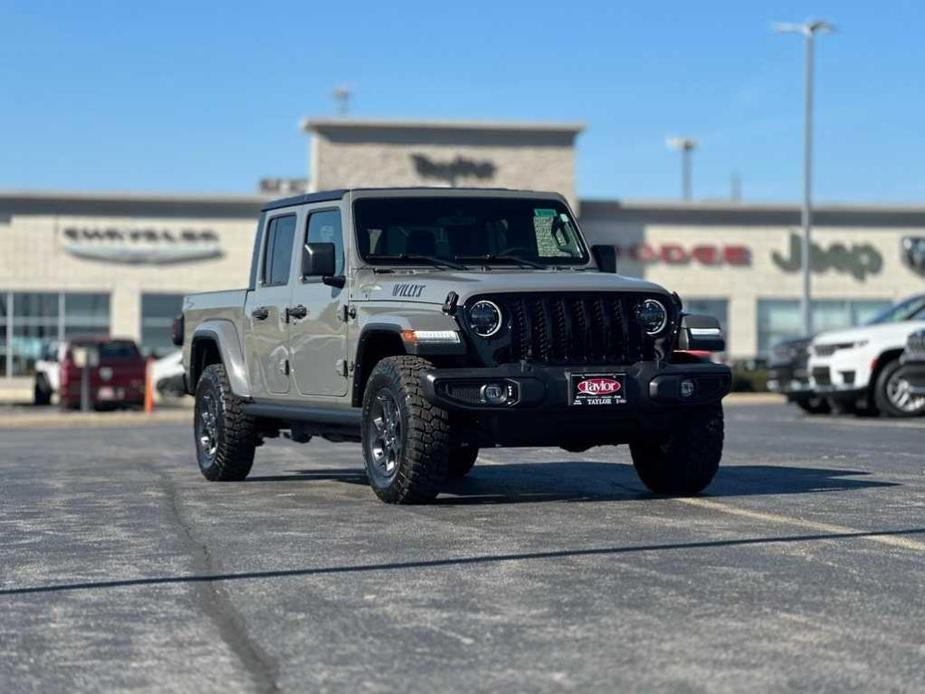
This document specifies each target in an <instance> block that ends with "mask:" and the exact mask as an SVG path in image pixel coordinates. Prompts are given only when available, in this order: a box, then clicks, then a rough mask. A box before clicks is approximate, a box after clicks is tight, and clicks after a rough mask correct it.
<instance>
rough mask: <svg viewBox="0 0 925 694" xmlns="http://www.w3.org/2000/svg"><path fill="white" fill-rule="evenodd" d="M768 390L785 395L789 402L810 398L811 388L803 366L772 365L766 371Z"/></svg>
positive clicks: (807, 374)
mask: <svg viewBox="0 0 925 694" xmlns="http://www.w3.org/2000/svg"><path fill="white" fill-rule="evenodd" d="M768 390H770V391H771V392H772V393H780V394H781V395H786V396H787V397H788V398H790V399H791V400H798V399H800V398H810V397H812V395H813V388H812V386H811V385H810V382H809V372H808V371H807V370H806V367H805V366H802V367H800V366H792V365H779V364H776V365H772V366H771V367H770V369H769V371H768Z"/></svg>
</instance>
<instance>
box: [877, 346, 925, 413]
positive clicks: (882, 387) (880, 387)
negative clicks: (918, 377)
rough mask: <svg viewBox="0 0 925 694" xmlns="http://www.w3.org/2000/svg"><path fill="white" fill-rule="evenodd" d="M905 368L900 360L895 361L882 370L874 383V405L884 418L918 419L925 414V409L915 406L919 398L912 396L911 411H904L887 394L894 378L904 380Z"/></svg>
mask: <svg viewBox="0 0 925 694" xmlns="http://www.w3.org/2000/svg"><path fill="white" fill-rule="evenodd" d="M904 368H905V367H904V365H903V364H900V362H899V359H894V360H892V361H890V362H888V363H887V364H886V365H885V366H884V367H883V368H881V369H880V372H879V373H878V374H877V380H876V381H875V382H874V388H873V401H874V403H873V404H874V406H875V407H876V409H877V411H878V412H879V413H880V414H881V415H883V416H884V417H917V416H921V415H923V414H925V408H923V407H921V406H918V407H916V406H915V404H916V402H917V401H918V398H915V397H914V396H912V402H911V403H910V407H909V409H902V408H901V407H899V406H897V404H896V403H894V402H893V399H892V398H891V397H890V395H889V393H888V392H887V389H888V387H889V385H890V381H891V379H893V378H894V377H898V378H899V379H902V377H903V374H902V370H903V369H904ZM903 380H904V379H903ZM907 397H908V396H907Z"/></svg>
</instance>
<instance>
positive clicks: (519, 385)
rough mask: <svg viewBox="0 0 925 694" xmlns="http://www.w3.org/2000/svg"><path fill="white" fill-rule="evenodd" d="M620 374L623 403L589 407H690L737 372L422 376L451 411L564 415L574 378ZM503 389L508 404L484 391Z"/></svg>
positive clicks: (693, 368) (682, 369) (720, 391)
mask: <svg viewBox="0 0 925 694" xmlns="http://www.w3.org/2000/svg"><path fill="white" fill-rule="evenodd" d="M615 373H616V374H620V375H622V376H623V377H624V380H623V387H622V389H621V390H622V399H623V400H625V402H622V403H621V404H614V405H601V406H590V407H589V406H585V407H584V409H595V410H599V411H606V412H608V413H610V414H612V415H614V416H620V415H621V414H625V413H634V412H641V411H651V410H662V409H666V408H668V409H672V408H679V407H682V408H683V407H688V406H691V405H698V404H702V403H705V402H716V401H719V400H721V399H722V398H723V397H724V396H725V395H727V394H728V393H729V390H730V387H731V385H732V374H731V371H730V370H729V367H727V366H723V365H721V364H658V363H656V362H638V363H636V364H633V365H631V366H613V365H608V364H589V365H586V366H536V365H532V364H524V365H520V364H510V365H504V366H498V367H493V368H453V369H433V370H429V371H426V372H425V373H424V374H423V375H422V377H421V386H422V388H423V390H424V397H425V398H426V399H427V400H428V401H430V402H431V403H433V404H435V405H438V406H440V407H441V408H443V409H446V410H450V411H470V412H471V411H506V410H517V411H528V410H529V411H536V410H545V411H564V412H573V411H575V410H576V409H582V408H575V407H573V406H571V405H570V402H571V399H572V397H571V396H572V394H571V393H570V376H572V375H577V374H581V375H587V376H590V375H598V374H615ZM684 381H688V382H691V383H693V392H687V391H689V389H690V386H689V385H687V386H685V388H684V389H683V390H685V393H683V394H682V386H681V384H682V382H684ZM487 385H499V386H501V387H502V388H503V389H504V391H505V399H504V402H501V403H495V404H492V403H490V402H488V401H486V399H485V397H484V392H483V388H484V387H485V386H487Z"/></svg>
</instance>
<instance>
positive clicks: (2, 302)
mask: <svg viewBox="0 0 925 694" xmlns="http://www.w3.org/2000/svg"><path fill="white" fill-rule="evenodd" d="M11 300H12V296H11V295H10V294H8V293H7V292H0V376H8V375H9V373H10V371H11V370H12V367H11V365H10V364H7V360H8V359H10V357H11V356H12V355H11V353H10V345H9V340H8V339H7V316H8V315H9V308H7V305H8V304H9V303H10V301H11Z"/></svg>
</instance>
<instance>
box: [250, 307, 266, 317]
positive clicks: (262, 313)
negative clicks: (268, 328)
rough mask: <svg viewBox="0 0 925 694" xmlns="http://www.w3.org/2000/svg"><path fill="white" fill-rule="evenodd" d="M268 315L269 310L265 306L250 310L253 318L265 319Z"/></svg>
mask: <svg viewBox="0 0 925 694" xmlns="http://www.w3.org/2000/svg"><path fill="white" fill-rule="evenodd" d="M269 315H270V311H269V309H267V307H266V306H258V307H257V308H255V309H254V310H253V311H251V318H253V319H254V320H266V319H267V318H268V317H269Z"/></svg>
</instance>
